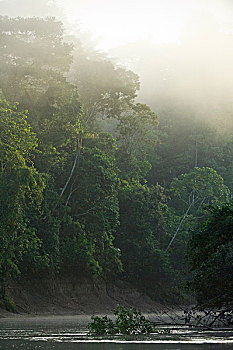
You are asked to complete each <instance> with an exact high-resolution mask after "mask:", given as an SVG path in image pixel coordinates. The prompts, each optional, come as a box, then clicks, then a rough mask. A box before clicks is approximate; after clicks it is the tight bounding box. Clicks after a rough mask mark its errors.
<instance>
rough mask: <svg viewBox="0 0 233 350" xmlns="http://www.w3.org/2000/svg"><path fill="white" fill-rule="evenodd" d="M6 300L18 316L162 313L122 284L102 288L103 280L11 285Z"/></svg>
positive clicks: (156, 305)
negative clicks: (131, 311)
mask: <svg viewBox="0 0 233 350" xmlns="http://www.w3.org/2000/svg"><path fill="white" fill-rule="evenodd" d="M8 297H9V298H11V299H12V300H14V302H15V304H16V307H17V311H18V314H19V315H32V316H33V315H41V316H43V315H44V316H53V315H57V316H59V315H70V316H71V315H92V314H97V313H98V314H103V313H105V314H106V313H107V314H109V313H111V312H112V311H113V310H114V308H115V307H116V306H117V305H118V304H119V305H122V306H125V307H127V308H131V307H135V308H136V309H139V310H142V311H143V312H145V313H157V312H159V311H161V310H162V309H163V306H162V305H161V304H159V303H156V302H155V301H153V300H152V299H151V298H150V297H149V296H147V295H145V294H144V293H142V292H140V291H138V290H137V289H136V288H134V287H133V286H131V285H129V284H127V283H125V282H122V281H118V282H117V283H115V284H106V283H105V281H103V280H90V279H73V278H69V277H62V278H57V279H51V278H41V279H38V278H34V279H30V281H27V280H24V281H22V280H21V281H17V282H15V281H12V282H11V283H10V284H9V288H8ZM13 315H14V314H13ZM8 316H9V317H11V313H9V312H7V311H5V310H2V309H0V317H8Z"/></svg>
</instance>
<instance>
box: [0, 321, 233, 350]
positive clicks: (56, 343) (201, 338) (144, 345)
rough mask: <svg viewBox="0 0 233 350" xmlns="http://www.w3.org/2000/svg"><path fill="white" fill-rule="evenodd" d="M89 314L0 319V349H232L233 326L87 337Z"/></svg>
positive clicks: (175, 327) (177, 328) (183, 327)
mask: <svg viewBox="0 0 233 350" xmlns="http://www.w3.org/2000/svg"><path fill="white" fill-rule="evenodd" d="M89 321H90V317H88V316H54V317H50V316H49V317H27V318H25V317H22V318H21V317H18V318H2V319H0V349H1V350H3V349H4V350H8V349H9V350H11V349H15V350H16V349H25V350H32V349H41V350H50V349H57V350H63V349H65V350H74V349H78V350H133V349H136V350H153V349H156V350H165V349H168V350H170V349H173V350H179V349H181V350H182V349H187V350H195V349H203V350H215V349H216V350H217V349H220V350H221V349H223V350H230V349H233V329H218V330H214V331H209V330H203V329H194V328H188V327H185V326H182V327H178V326H167V327H166V328H169V329H170V333H169V334H163V330H164V327H161V328H159V332H158V333H154V334H151V335H150V336H143V337H142V336H128V337H122V336H115V337H108V338H103V337H102V338H101V337H99V338H98V339H96V338H93V337H90V336H87V331H86V324H87V323H88V322H89Z"/></svg>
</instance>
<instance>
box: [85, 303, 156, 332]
mask: <svg viewBox="0 0 233 350" xmlns="http://www.w3.org/2000/svg"><path fill="white" fill-rule="evenodd" d="M114 315H115V316H116V320H115V321H112V320H111V319H110V318H109V317H107V316H103V317H99V316H92V320H93V322H91V323H89V324H88V329H89V333H90V334H91V335H113V334H125V335H130V334H132V335H138V334H148V333H152V332H155V331H156V324H155V322H150V321H148V320H146V318H145V317H144V316H143V315H142V314H141V312H140V311H138V310H136V309H126V308H124V307H122V306H119V305H118V306H117V307H116V308H115V309H114Z"/></svg>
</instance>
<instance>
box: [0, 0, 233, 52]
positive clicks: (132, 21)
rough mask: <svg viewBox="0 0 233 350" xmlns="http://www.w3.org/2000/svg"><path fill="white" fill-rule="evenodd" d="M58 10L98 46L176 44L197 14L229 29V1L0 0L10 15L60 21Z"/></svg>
mask: <svg viewBox="0 0 233 350" xmlns="http://www.w3.org/2000/svg"><path fill="white" fill-rule="evenodd" d="M53 4H55V5H58V6H59V7H60V10H59V9H58V8H55V7H54V6H53ZM61 10H62V11H61ZM62 13H64V14H65V15H66V18H67V20H66V22H72V23H73V24H72V25H69V30H70V29H72V28H74V27H75V26H76V27H77V24H78V25H79V27H80V28H81V29H82V30H85V31H91V32H92V33H93V37H94V38H95V39H96V38H98V39H99V45H98V46H99V48H101V49H109V48H113V47H116V46H119V45H123V44H127V43H128V42H133V41H136V40H140V39H150V40H153V41H155V42H156V43H176V42H178V41H179V35H180V33H181V31H182V30H183V28H184V27H185V25H186V24H187V22H189V21H190V19H192V17H193V16H196V17H197V14H199V15H201V17H202V18H203V15H206V16H207V17H210V16H212V17H213V18H214V20H215V21H216V22H217V23H219V24H220V25H221V27H222V28H223V29H225V30H232V31H233V0H0V14H8V15H10V16H13V17H14V16H46V15H49V16H51V15H58V16H59V17H60V18H61V19H62V20H63V21H64V20H65V17H64V16H63V14H62ZM66 25H67V23H66ZM197 26H198V23H197Z"/></svg>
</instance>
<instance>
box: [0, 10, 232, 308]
mask: <svg viewBox="0 0 233 350" xmlns="http://www.w3.org/2000/svg"><path fill="white" fill-rule="evenodd" d="M0 39H1V40H0V89H1V91H2V92H1V96H0V212H1V216H0V288H1V296H2V297H5V287H6V285H7V282H8V281H9V280H10V279H11V278H15V276H16V275H17V276H18V277H20V275H21V276H23V277H25V278H27V279H30V278H31V276H33V275H34V274H36V273H38V272H39V273H40V274H41V276H42V277H43V276H48V275H49V276H54V275H59V274H69V275H70V276H71V277H73V278H76V277H77V276H78V277H79V278H80V279H81V278H83V277H86V276H88V277H89V278H92V279H94V278H100V277H101V278H104V279H105V280H106V281H107V283H110V282H113V281H114V280H116V278H118V279H123V280H124V281H127V283H131V284H133V285H134V286H136V287H137V288H139V289H140V290H142V291H144V292H146V293H148V294H149V295H151V296H152V297H153V298H154V299H156V300H160V301H164V300H166V301H169V300H170V301H171V300H173V301H174V300H176V301H177V300H179V301H180V300H181V297H182V293H183V292H180V291H179V292H178V284H182V283H183V282H184V280H185V279H187V278H188V277H189V273H188V266H187V262H186V261H185V250H186V246H187V242H188V240H189V237H190V228H192V227H194V225H195V227H197V229H196V230H195V231H194V233H193V236H192V238H191V242H190V247H191V248H190V250H189V253H188V255H189V260H190V262H191V265H192V268H193V270H194V277H193V280H192V288H193V290H195V292H196V293H197V296H198V298H199V300H200V301H201V302H202V301H203V302H204V301H205V300H207V299H208V298H211V299H213V300H218V299H219V302H218V305H220V304H221V303H222V300H221V299H220V298H219V289H218V285H217V284H216V283H214V282H213V279H212V277H213V276H216V278H218V279H219V280H220V278H222V277H223V276H225V277H226V278H227V279H228V281H229V283H231V277H230V272H229V271H231V267H232V241H231V238H232V237H231V233H230V232H231V227H230V225H231V216H230V215H231V214H230V213H231V210H232V205H231V204H226V205H225V206H223V207H222V208H221V207H220V208H218V209H215V210H214V211H213V212H212V214H211V215H210V218H209V219H208V220H207V222H206V223H204V224H203V223H202V222H203V221H205V220H206V219H207V216H208V213H207V211H206V209H205V205H206V204H217V205H219V206H221V203H222V202H224V201H228V200H229V197H230V193H231V190H232V187H231V186H232V174H231V171H232V148H231V146H232V136H230V135H229V134H228V136H227V137H220V136H219V133H218V132H216V131H215V130H214V129H213V128H208V127H207V126H206V125H205V124H204V126H203V127H197V125H196V124H195V121H193V120H191V119H186V120H185V119H183V120H182V119H177V120H176V121H175V119H173V120H172V122H171V120H170V119H169V113H168V117H167V119H163V121H162V123H161V125H160V126H158V117H157V115H156V114H155V113H154V112H153V111H152V110H151V109H150V108H149V107H148V106H147V105H145V104H143V103H140V102H138V100H136V97H137V92H138V89H139V78H138V76H137V75H136V74H135V73H133V72H131V71H129V70H127V69H124V68H123V67H120V66H119V65H116V64H114V63H112V62H111V61H110V60H109V59H108V58H107V57H106V56H105V55H102V54H99V53H97V52H95V51H94V50H91V49H87V48H85V47H84V46H83V45H82V44H81V43H80V41H79V40H78V39H77V38H71V37H69V38H66V41H65V39H64V32H63V27H62V23H60V22H58V21H56V20H55V19H53V18H47V19H41V18H14V19H11V18H8V17H3V16H1V17H0ZM176 113H177V111H176V112H174V114H175V115H177V114H176ZM184 120H185V122H184ZM194 126H195V127H194ZM217 136H219V137H217ZM225 183H226V185H227V186H228V187H227V186H226V185H225ZM184 219H185V220H184ZM181 224H182V225H181ZM177 233H179V234H178V235H177ZM174 234H175V235H174ZM176 235H177V237H176ZM173 237H176V239H175V240H174V242H173V244H172V245H169V242H171V239H172V238H173ZM207 237H209V239H206V238H207ZM201 242H202V243H201ZM168 245H169V248H170V249H167V247H168ZM204 247H205V248H204ZM204 249H205V250H208V252H209V253H210V255H208V254H205V257H204V255H203V252H204ZM221 271H223V274H222V275H221V276H220V273H221ZM211 276H212V277H211ZM208 281H209V282H208ZM208 283H210V285H211V286H213V288H212V291H211V292H210V291H208V290H207V285H208ZM221 283H224V282H221ZM229 283H228V282H227V283H225V285H224V302H225V301H226V302H229V301H230V300H231V299H230V294H229V293H228V288H227V287H228V286H229ZM211 293H212V294H211ZM210 294H211V295H210ZM225 296H226V298H225ZM177 297H178V298H177ZM214 298H215V299H214ZM216 298H217V299H216Z"/></svg>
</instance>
